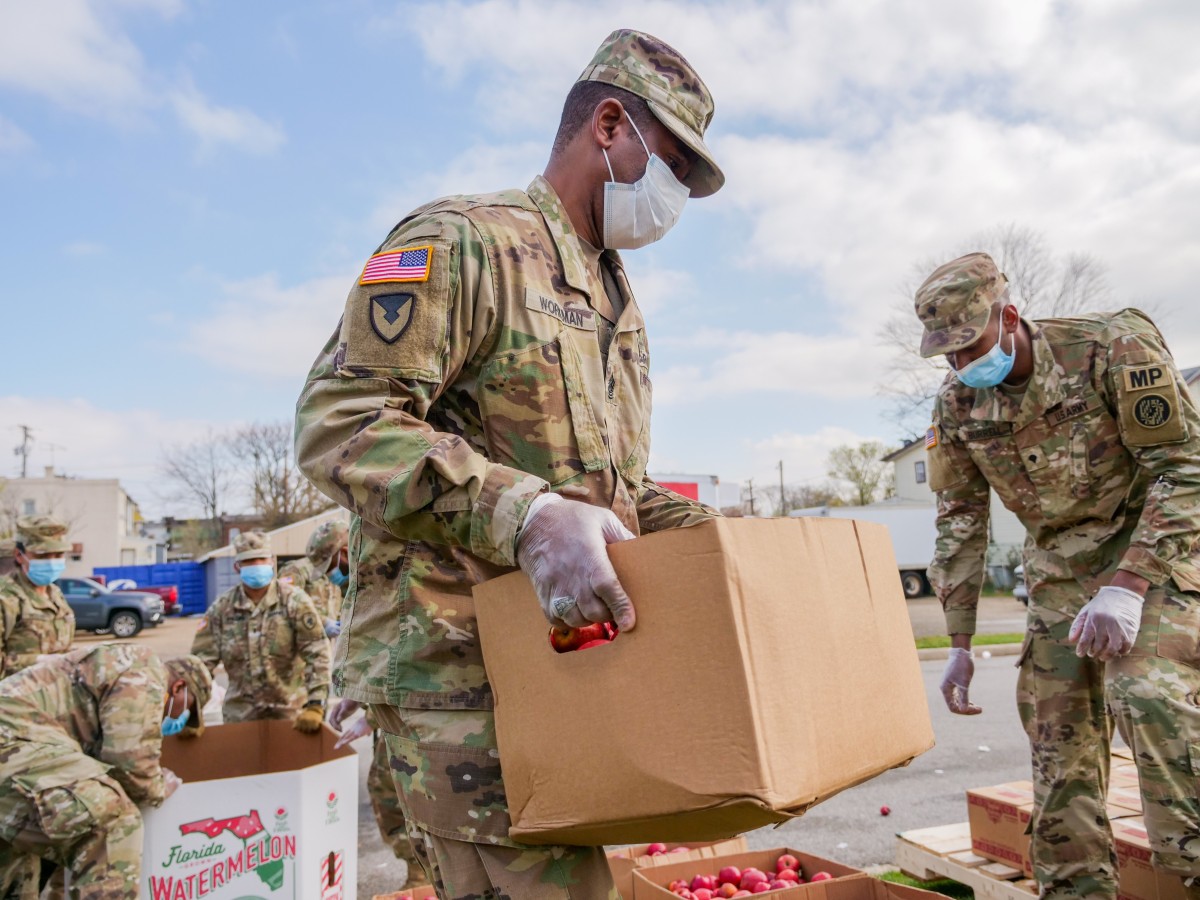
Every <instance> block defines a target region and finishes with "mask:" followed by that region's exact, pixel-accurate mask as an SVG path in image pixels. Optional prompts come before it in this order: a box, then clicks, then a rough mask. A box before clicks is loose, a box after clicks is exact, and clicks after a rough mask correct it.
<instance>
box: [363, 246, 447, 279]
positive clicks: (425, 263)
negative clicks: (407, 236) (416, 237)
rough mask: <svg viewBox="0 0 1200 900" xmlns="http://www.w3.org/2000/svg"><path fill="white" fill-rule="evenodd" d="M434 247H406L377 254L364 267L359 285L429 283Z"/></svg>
mask: <svg viewBox="0 0 1200 900" xmlns="http://www.w3.org/2000/svg"><path fill="white" fill-rule="evenodd" d="M432 262H433V247H404V248H402V249H400V250H387V251H385V252H383V253H376V254H375V255H374V256H372V257H371V258H370V259H368V260H367V264H366V265H365V266H363V272H362V277H361V278H359V279H358V283H359V284H379V283H380V282H384V281H428V280H429V268H430V264H431V263H432Z"/></svg>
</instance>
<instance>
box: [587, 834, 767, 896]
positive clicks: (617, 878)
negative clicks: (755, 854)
mask: <svg viewBox="0 0 1200 900" xmlns="http://www.w3.org/2000/svg"><path fill="white" fill-rule="evenodd" d="M649 848H650V845H649V844H634V845H632V846H629V847H613V848H612V849H610V850H609V851H608V867H609V869H611V870H612V875H613V881H614V882H615V883H616V885H617V890H618V891H620V892H621V896H622V897H624V898H626V900H629V898H631V897H632V896H633V871H634V869H650V868H655V867H657V866H664V865H671V864H673V863H678V862H685V861H686V862H692V863H696V864H697V865H700V864H701V861H702V860H706V859H712V858H713V857H715V856H724V855H728V854H730V853H745V852H746V850H747V849H748V848H747V846H746V839H745V838H744V837H736V838H730V839H729V840H727V841H699V842H696V843H692V844H687V845H684V844H678V843H672V844H667V845H666V852H665V853H658V854H655V855H654V856H650V855H649V854H648V852H647V851H648V850H649Z"/></svg>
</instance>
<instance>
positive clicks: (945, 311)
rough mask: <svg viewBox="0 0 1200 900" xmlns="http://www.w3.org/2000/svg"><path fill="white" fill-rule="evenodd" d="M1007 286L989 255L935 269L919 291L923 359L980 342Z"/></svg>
mask: <svg viewBox="0 0 1200 900" xmlns="http://www.w3.org/2000/svg"><path fill="white" fill-rule="evenodd" d="M1007 286H1008V279H1007V278H1006V277H1005V276H1004V273H1002V272H1001V271H1000V270H999V269H998V268H997V267H996V263H995V262H994V261H993V260H992V258H991V257H990V256H988V255H987V254H986V253H968V254H967V255H966V256H960V257H959V258H958V259H955V260H951V261H950V262H948V263H946V264H945V265H943V266H939V267H938V268H936V269H935V270H934V272H933V274H932V275H930V276H929V277H928V278H926V279H925V283H924V284H922V285H921V286H920V287H919V288H917V296H916V307H917V318H919V319H920V320H921V324H922V325H924V326H925V335H924V337H922V338H921V355H922V356H924V357H926V358H928V357H930V356H938V355H941V354H944V353H952V352H954V351H955V350H961V349H963V348H964V347H969V346H971V345H972V344H973V343H975V342H976V341H977V340H979V338H980V336H981V335H982V334H983V331H984V329H985V328H987V324H988V320H989V319H991V317H992V307H993V306H994V305H995V303H996V301H997V300H998V299H1000V297H1001V296H1003V294H1004V291H1005V289H1006V288H1007Z"/></svg>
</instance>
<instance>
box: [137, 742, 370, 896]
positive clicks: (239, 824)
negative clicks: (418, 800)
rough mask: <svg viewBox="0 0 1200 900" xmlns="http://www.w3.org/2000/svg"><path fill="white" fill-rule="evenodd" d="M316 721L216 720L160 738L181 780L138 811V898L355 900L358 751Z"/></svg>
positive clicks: (165, 755)
mask: <svg viewBox="0 0 1200 900" xmlns="http://www.w3.org/2000/svg"><path fill="white" fill-rule="evenodd" d="M336 740H337V735H336V734H334V733H333V732H332V731H331V730H329V729H328V728H323V729H322V730H321V732H320V733H319V734H315V735H310V734H301V733H300V732H298V731H296V730H295V729H294V728H293V727H292V723H291V722H288V721H273V722H242V723H239V724H235V725H217V726H214V727H211V728H208V729H207V730H206V731H205V732H204V734H203V735H202V736H201V737H200V738H198V739H193V740H185V739H181V738H176V737H171V738H165V739H164V740H163V755H162V764H163V765H164V766H166V767H167V768H169V769H171V770H172V771H174V772H175V773H176V774H178V775H179V777H180V778H182V779H183V786H182V787H181V788H179V790H177V791H176V792H175V793H174V794H172V795H171V796H170V797H168V798H167V800H166V802H165V803H163V805H162V806H161V807H159V808H158V809H150V810H146V811H145V826H146V827H145V840H144V843H143V854H142V896H143V897H146V898H150V900H187V898H193V897H204V898H206V900H237V898H245V897H269V898H271V900H284V898H287V900H355V897H356V896H357V888H356V885H357V881H358V757H357V754H356V753H355V751H354V749H353V748H351V747H343V748H342V749H341V750H335V749H333V745H334V742H335V741H336Z"/></svg>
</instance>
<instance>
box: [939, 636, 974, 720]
mask: <svg viewBox="0 0 1200 900" xmlns="http://www.w3.org/2000/svg"><path fill="white" fill-rule="evenodd" d="M974 675H975V658H974V656H973V654H972V653H971V651H970V650H964V649H963V648H962V647H951V648H950V656H949V657H947V659H946V668H945V669H944V670H943V671H942V696H943V697H945V698H946V707H947V708H948V709H949V710H950V712H952V713H956V714H958V715H960V716H977V715H979V714H980V713H981V712H983V709H981V708H980V707H978V706H976V705H975V704H974V703H972V702H971V700H970V698H969V696H968V694H967V692H968V690H969V689H970V687H971V679H972V678H973V677H974Z"/></svg>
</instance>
